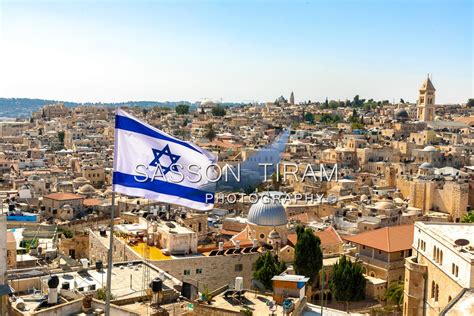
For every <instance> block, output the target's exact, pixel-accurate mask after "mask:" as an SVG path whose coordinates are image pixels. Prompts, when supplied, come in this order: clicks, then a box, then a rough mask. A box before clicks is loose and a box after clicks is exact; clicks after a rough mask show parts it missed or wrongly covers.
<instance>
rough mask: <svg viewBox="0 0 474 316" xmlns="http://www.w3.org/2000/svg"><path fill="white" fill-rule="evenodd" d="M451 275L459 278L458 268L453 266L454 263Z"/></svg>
mask: <svg viewBox="0 0 474 316" xmlns="http://www.w3.org/2000/svg"><path fill="white" fill-rule="evenodd" d="M451 273H452V274H453V275H454V276H455V277H458V276H459V267H458V266H457V265H455V264H454V263H453V264H452V265H451Z"/></svg>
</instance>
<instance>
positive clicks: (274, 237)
mask: <svg viewBox="0 0 474 316" xmlns="http://www.w3.org/2000/svg"><path fill="white" fill-rule="evenodd" d="M268 238H270V239H276V238H280V234H279V233H278V232H277V231H276V230H274V229H272V231H271V232H270V233H269V234H268Z"/></svg>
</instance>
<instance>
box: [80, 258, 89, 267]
mask: <svg viewBox="0 0 474 316" xmlns="http://www.w3.org/2000/svg"><path fill="white" fill-rule="evenodd" d="M79 261H80V262H81V264H82V268H83V269H88V268H89V260H87V259H86V258H81V259H80V260H79Z"/></svg>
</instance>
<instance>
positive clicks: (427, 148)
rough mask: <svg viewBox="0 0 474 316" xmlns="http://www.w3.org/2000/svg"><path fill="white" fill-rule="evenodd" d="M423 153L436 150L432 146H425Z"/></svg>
mask: <svg viewBox="0 0 474 316" xmlns="http://www.w3.org/2000/svg"><path fill="white" fill-rule="evenodd" d="M423 151H436V148H434V146H426V147H425V148H423Z"/></svg>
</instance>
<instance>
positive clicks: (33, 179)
mask: <svg viewBox="0 0 474 316" xmlns="http://www.w3.org/2000/svg"><path fill="white" fill-rule="evenodd" d="M39 180H41V177H40V176H38V175H36V174H34V175H31V176H29V177H28V181H39Z"/></svg>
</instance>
